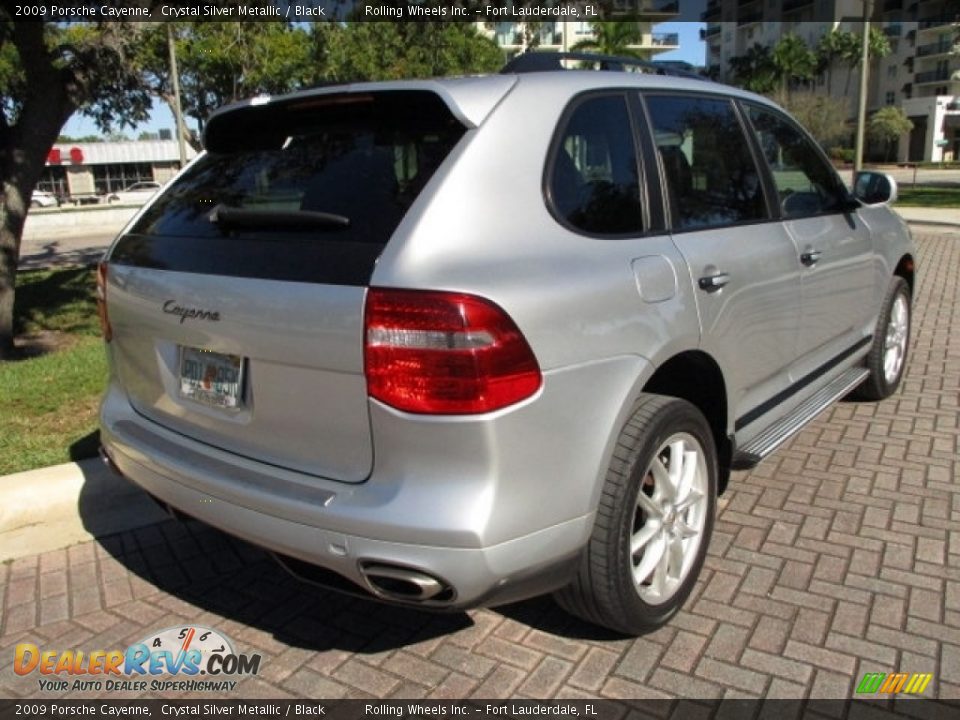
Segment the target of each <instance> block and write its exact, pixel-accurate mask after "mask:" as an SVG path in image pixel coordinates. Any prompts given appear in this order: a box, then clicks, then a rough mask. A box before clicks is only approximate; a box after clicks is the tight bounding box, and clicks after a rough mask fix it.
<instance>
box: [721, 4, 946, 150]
mask: <svg viewBox="0 0 960 720" xmlns="http://www.w3.org/2000/svg"><path fill="white" fill-rule="evenodd" d="M873 5H874V10H873V13H872V14H871V16H870V22H871V23H872V24H875V25H876V26H877V27H879V28H880V29H881V30H882V31H883V32H884V34H885V35H886V36H887V39H888V40H889V41H890V47H891V52H890V54H889V55H887V56H886V57H884V58H880V59H877V60H874V61H873V62H872V63H871V67H870V80H869V83H870V85H869V88H868V93H867V109H868V112H874V111H876V110H879V109H880V108H882V107H884V106H887V105H895V106H898V107H900V108H901V109H902V110H903V111H904V113H905V114H906V115H907V117H909V118H910V120H911V121H912V122H913V126H914V128H913V130H912V131H911V132H910V133H909V134H908V135H905V136H904V137H903V138H901V140H900V143H899V145H898V151H897V160H898V161H900V162H905V161H911V162H919V161H933V162H950V161H958V160H960V52H955V51H954V49H955V47H956V39H957V33H958V30H960V16H957V15H956V14H950V13H947V12H946V11H945V10H944V4H943V3H942V2H939V1H938V0H874V3H873ZM815 17H816V18H821V19H819V20H814V18H815ZM822 18H832V20H828V21H824V20H822ZM862 18H863V0H709V1H708V4H707V10H706V12H704V14H703V20H704V21H705V22H706V23H707V27H706V30H705V31H704V40H705V41H706V43H707V60H706V64H707V68H708V70H710V71H711V72H712V73H713V74H714V75H716V76H717V77H718V78H719V79H720V80H723V81H726V82H730V81H732V79H733V78H732V71H731V69H730V59H731V58H733V57H737V56H740V55H743V54H745V53H746V52H747V51H748V50H749V48H750V47H752V46H753V45H754V44H757V43H758V44H760V45H765V46H768V47H772V46H773V45H775V44H776V43H777V41H779V40H780V38H782V37H783V36H784V35H786V34H788V33H793V34H794V35H797V36H798V37H800V38H801V39H803V40H804V41H805V42H806V43H807V45H808V46H809V47H810V48H811V49H814V48H816V45H817V41H818V40H819V39H820V38H821V37H822V36H823V35H825V34H826V33H828V32H830V31H831V30H833V29H842V30H846V31H852V32H855V33H857V34H858V35H859V34H860V33H861V32H862V28H863V23H862ZM859 75H860V73H859V68H851V67H849V66H848V65H845V64H843V63H842V62H837V63H835V64H834V65H833V67H832V69H831V71H830V72H829V73H824V74H823V75H821V76H820V77H819V78H818V79H817V80H816V81H815V83H816V85H815V89H816V91H817V92H823V93H825V94H829V95H831V96H833V97H845V98H847V100H848V111H849V113H850V119H851V120H853V118H854V114H855V112H856V105H857V103H856V99H857V95H858V93H859Z"/></svg>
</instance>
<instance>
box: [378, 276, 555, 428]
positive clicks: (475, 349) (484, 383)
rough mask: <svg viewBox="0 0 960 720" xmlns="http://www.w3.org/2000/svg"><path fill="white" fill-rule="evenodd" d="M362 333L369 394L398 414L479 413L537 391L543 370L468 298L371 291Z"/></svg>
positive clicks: (501, 319)
mask: <svg viewBox="0 0 960 720" xmlns="http://www.w3.org/2000/svg"><path fill="white" fill-rule="evenodd" d="M364 334H365V345H364V351H365V358H364V365H365V371H366V376H367V391H368V393H369V394H370V397H373V398H376V399H377V400H380V401H381V402H383V403H386V404H387V405H390V406H391V407H395V408H397V409H399V410H405V411H407V412H413V413H435V414H449V415H457V414H472V413H484V412H490V411H492V410H497V409H499V408H502V407H506V406H507V405H512V404H513V403H516V402H519V401H520V400H523V399H525V398H528V397H530V396H531V395H533V394H534V393H535V392H536V391H537V390H538V389H539V387H540V383H541V379H542V378H541V375H540V366H539V364H538V363H537V359H536V358H535V357H534V355H533V351H532V350H531V349H530V346H529V345H528V344H527V341H526V339H525V338H524V337H523V335H522V334H521V333H520V330H519V329H518V328H517V326H516V325H515V324H514V323H513V321H512V320H511V319H510V317H509V316H508V315H507V314H506V313H505V312H504V311H503V310H501V309H500V308H499V307H497V306H496V305H494V304H493V303H491V302H489V301H487V300H484V299H482V298H479V297H476V296H473V295H464V294H460V293H447V292H435V291H421V290H389V289H384V288H371V289H370V290H369V291H368V293H367V306H366V313H365V316H364Z"/></svg>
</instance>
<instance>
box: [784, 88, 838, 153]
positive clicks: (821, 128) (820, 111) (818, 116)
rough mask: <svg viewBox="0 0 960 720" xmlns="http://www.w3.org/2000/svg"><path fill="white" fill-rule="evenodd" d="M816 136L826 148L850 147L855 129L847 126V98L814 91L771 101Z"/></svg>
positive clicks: (793, 94) (796, 93) (797, 93)
mask: <svg viewBox="0 0 960 720" xmlns="http://www.w3.org/2000/svg"><path fill="white" fill-rule="evenodd" d="M772 99H773V100H774V101H775V102H777V103H779V104H780V105H782V106H783V107H784V108H785V109H786V110H787V112H789V113H790V114H791V115H793V117H794V118H796V119H797V121H798V122H799V123H800V124H801V125H803V127H805V128H806V129H807V131H808V132H809V133H810V134H811V135H813V137H814V139H815V140H816V141H817V142H818V143H819V144H820V146H821V147H823V148H825V149H826V148H830V147H833V146H835V145H841V146H842V145H846V144H849V141H850V135H851V132H852V129H851V128H850V126H849V125H848V124H847V117H848V116H849V104H848V102H847V100H846V98H839V97H833V96H830V95H823V94H820V93H814V92H795V93H792V94H791V95H790V96H782V95H775V96H773V98H772Z"/></svg>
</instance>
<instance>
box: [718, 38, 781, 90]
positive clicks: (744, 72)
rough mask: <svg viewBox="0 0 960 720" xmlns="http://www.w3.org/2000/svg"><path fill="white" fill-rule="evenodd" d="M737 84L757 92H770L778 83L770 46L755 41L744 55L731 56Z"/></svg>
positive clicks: (731, 64)
mask: <svg viewBox="0 0 960 720" xmlns="http://www.w3.org/2000/svg"><path fill="white" fill-rule="evenodd" d="M730 67H731V69H732V70H733V75H734V77H735V78H736V79H737V84H738V85H740V86H741V87H744V88H746V89H747V90H751V91H753V92H757V93H769V92H772V91H773V89H774V88H775V87H776V85H777V68H776V66H775V65H774V64H773V55H772V53H771V52H770V48H769V47H767V46H766V45H761V44H760V43H754V45H753V47H751V48H749V49H748V50H747V52H746V53H744V54H743V55H738V56H737V57H733V58H730Z"/></svg>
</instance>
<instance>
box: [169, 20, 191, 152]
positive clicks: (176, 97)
mask: <svg viewBox="0 0 960 720" xmlns="http://www.w3.org/2000/svg"><path fill="white" fill-rule="evenodd" d="M167 48H168V49H169V51H170V82H171V84H172V85H173V115H174V117H173V119H174V122H176V124H177V144H178V147H179V148H180V167H181V168H183V166H184V165H186V164H187V145H186V140H185V135H186V128H184V127H183V111H182V110H181V109H180V73H178V72H177V51H176V48H175V47H174V43H173V23H167Z"/></svg>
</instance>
